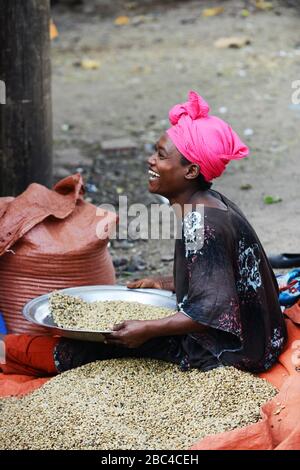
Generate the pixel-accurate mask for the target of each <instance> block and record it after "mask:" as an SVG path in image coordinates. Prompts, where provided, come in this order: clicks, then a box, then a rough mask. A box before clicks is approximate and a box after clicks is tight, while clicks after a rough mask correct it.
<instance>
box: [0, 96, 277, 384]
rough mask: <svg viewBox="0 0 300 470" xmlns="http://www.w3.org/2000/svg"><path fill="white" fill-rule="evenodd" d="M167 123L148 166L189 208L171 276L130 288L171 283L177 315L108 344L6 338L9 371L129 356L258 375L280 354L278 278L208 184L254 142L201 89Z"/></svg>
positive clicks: (240, 218)
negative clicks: (212, 109) (216, 112)
mask: <svg viewBox="0 0 300 470" xmlns="http://www.w3.org/2000/svg"><path fill="white" fill-rule="evenodd" d="M170 121H171V124H172V127H171V128H170V129H168V131H167V132H166V133H165V134H164V135H163V136H162V137H161V138H160V139H159V141H158V143H157V146H156V152H155V153H154V155H152V156H151V157H150V158H149V161H148V163H149V190H150V192H153V193H158V194H161V195H162V196H164V197H166V198H168V199H169V201H170V204H172V205H173V204H176V205H177V207H180V208H181V212H182V214H183V216H182V237H181V238H179V239H178V240H176V245H175V258H174V276H173V278H167V279H161V278H157V279H143V280H140V281H136V282H132V283H129V285H128V287H130V288H139V287H148V288H149V287H150V288H167V289H173V290H174V291H175V292H176V296H177V302H178V312H176V313H174V314H173V315H171V316H169V317H167V318H163V319H160V320H151V321H143V320H137V321H135V320H134V321H125V322H123V323H121V324H119V325H115V326H114V328H113V332H112V333H110V334H108V335H107V336H106V344H93V343H83V342H80V341H72V340H68V339H63V338H61V339H57V338H41V337H33V338H32V337H31V338H30V337H22V336H21V337H19V338H17V339H16V338H15V337H14V335H8V336H7V339H6V346H7V352H8V361H7V364H6V365H4V366H3V370H4V372H5V371H6V372H10V371H15V369H14V368H13V367H12V366H11V364H13V365H14V366H16V365H17V366H18V367H21V368H22V364H25V363H26V362H27V366H30V371H31V373H34V374H36V375H43V374H45V373H49V374H53V373H56V372H62V371H65V370H68V369H70V368H72V367H76V366H79V365H82V364H85V363H87V362H91V361H94V360H99V359H108V358H116V357H124V356H127V357H151V358H156V359H162V360H165V361H169V362H173V363H177V364H179V365H180V367H181V369H182V370H186V369H189V368H191V367H196V368H199V369H200V370H203V371H207V370H210V369H212V368H215V367H219V366H224V365H232V366H235V367H238V368H240V369H243V370H247V371H252V372H260V371H264V370H266V369H268V368H270V367H271V366H272V364H274V362H275V361H276V359H277V357H278V355H279V354H280V352H281V350H282V348H283V345H284V342H285V340H286V330H285V324H284V319H283V315H282V312H281V309H280V306H279V302H278V287H277V283H276V279H275V276H274V274H273V272H272V269H271V267H270V265H269V263H268V260H267V257H266V255H265V252H264V250H263V248H262V246H261V243H260V241H259V240H258V238H257V235H256V234H255V232H254V230H253V228H252V227H251V225H250V224H249V222H248V221H247V220H246V218H245V217H244V215H243V214H242V212H241V211H240V210H239V209H238V208H237V206H236V205H235V204H233V203H232V202H231V201H229V200H228V199H227V198H226V197H224V196H222V195H221V194H220V193H218V192H216V191H212V190H211V189H210V188H211V181H212V180H213V179H214V178H216V177H219V176H220V175H221V174H222V173H223V171H224V170H225V167H226V165H227V163H229V161H230V160H232V159H240V158H244V157H246V156H247V155H248V149H247V147H246V146H245V145H244V144H243V143H242V142H241V140H240V139H239V137H238V136H237V134H236V133H235V132H234V131H233V130H232V129H231V128H230V127H229V125H228V124H227V123H225V122H224V121H222V120H221V119H219V118H217V117H215V116H210V115H209V107H208V105H207V103H206V102H205V101H204V100H203V98H201V97H200V96H199V95H198V94H197V93H195V92H190V94H189V101H188V102H186V103H183V104H180V105H176V106H174V107H173V108H172V109H171V111H170ZM199 207H203V208H204V217H203V214H202V213H201V211H200V212H199V210H198V208H199ZM18 343H19V346H18V345H17V344H18ZM13 348H14V349H13ZM25 349H26V351H27V356H26V357H25V355H24V353H23V357H22V358H21V359H20V352H22V351H24V350H25ZM30 351H31V355H30V354H29V356H30V358H29V357H28V352H30ZM33 351H34V352H33ZM39 354H40V355H41V354H42V357H43V361H41V359H38V355H39ZM29 359H30V361H31V362H30V364H28V361H29ZM18 372H20V369H18Z"/></svg>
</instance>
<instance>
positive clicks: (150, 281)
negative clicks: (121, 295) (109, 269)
mask: <svg viewBox="0 0 300 470" xmlns="http://www.w3.org/2000/svg"><path fill="white" fill-rule="evenodd" d="M127 287H128V288H129V289H163V281H162V279H161V278H159V277H152V278H151V277H146V278H144V279H138V280H135V281H131V282H128V284H127Z"/></svg>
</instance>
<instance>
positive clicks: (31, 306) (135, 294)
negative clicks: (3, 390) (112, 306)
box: [23, 286, 176, 342]
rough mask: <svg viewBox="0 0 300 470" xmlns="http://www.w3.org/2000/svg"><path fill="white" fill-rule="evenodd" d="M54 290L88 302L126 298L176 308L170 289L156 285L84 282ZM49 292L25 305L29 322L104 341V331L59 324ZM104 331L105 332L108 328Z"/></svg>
mask: <svg viewBox="0 0 300 470" xmlns="http://www.w3.org/2000/svg"><path fill="white" fill-rule="evenodd" d="M56 292H60V293H63V294H68V295H74V296H77V297H80V298H81V299H82V300H85V301H87V302H95V301H97V300H98V301H101V300H102V301H104V300H123V301H126V302H140V303H141V304H148V305H155V306H159V307H166V308H170V309H172V310H173V311H175V310H176V298H175V295H174V294H173V293H172V292H171V291H165V290H159V289H128V288H127V287H125V286H83V287H71V288H69V289H62V290H60V291H56ZM50 295H51V294H45V295H41V296H40V297H36V298H35V299H32V300H30V302H28V303H27V304H26V305H25V306H24V308H23V315H24V317H25V318H26V319H27V320H28V321H29V322H31V323H35V324H36V325H39V326H44V327H47V328H49V332H51V334H53V335H59V336H64V337H67V338H73V339H79V340H82V341H98V342H103V341H104V339H105V336H104V335H103V333H104V331H102V332H101V331H99V332H98V331H86V330H74V329H65V328H60V327H58V326H57V325H56V324H55V323H54V321H53V318H52V316H51V314H50V310H49V296H50ZM105 332H106V333H108V331H105Z"/></svg>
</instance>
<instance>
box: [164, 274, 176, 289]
mask: <svg viewBox="0 0 300 470" xmlns="http://www.w3.org/2000/svg"><path fill="white" fill-rule="evenodd" d="M161 284H162V289H164V290H171V291H172V292H175V285H174V278H173V276H162V277H161Z"/></svg>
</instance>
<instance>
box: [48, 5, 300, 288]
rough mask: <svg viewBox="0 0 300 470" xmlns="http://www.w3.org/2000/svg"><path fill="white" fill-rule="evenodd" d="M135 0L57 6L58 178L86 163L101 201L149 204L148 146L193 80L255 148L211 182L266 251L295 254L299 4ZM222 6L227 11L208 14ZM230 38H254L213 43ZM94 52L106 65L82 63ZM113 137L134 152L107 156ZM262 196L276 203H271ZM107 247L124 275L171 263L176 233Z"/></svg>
mask: <svg viewBox="0 0 300 470" xmlns="http://www.w3.org/2000/svg"><path fill="white" fill-rule="evenodd" d="M96 3H97V2H96ZM106 3H107V2H106ZM121 3H122V2H121ZM134 3H135V2H127V3H126V6H123V7H120V8H118V9H117V10H116V11H113V12H112V11H110V12H109V13H111V16H109V15H108V13H107V11H104V9H103V10H102V9H101V2H98V3H97V5H98V7H97V8H96V7H93V3H92V1H91V0H90V2H89V5H88V7H87V5H86V6H85V8H81V9H80V8H79V9H74V8H73V9H68V10H63V9H61V8H58V7H54V8H53V19H54V21H55V23H56V25H57V27H58V30H59V38H58V39H57V40H55V41H54V42H53V47H52V52H53V64H52V70H53V108H54V109H53V112H54V138H55V141H54V150H55V175H56V179H58V178H59V177H62V176H65V175H66V174H68V172H69V173H72V172H75V170H76V169H77V168H80V169H81V171H82V172H83V175H84V177H85V179H86V181H87V182H89V183H90V184H91V186H90V189H91V190H92V192H89V193H87V197H89V198H90V200H92V201H93V202H95V203H96V204H100V203H107V202H110V203H114V204H115V203H116V202H117V200H118V195H120V194H122V195H128V196H129V201H130V202H143V203H144V202H146V203H147V204H149V203H151V202H154V201H155V198H154V197H153V196H151V195H149V194H148V193H147V178H148V176H147V166H146V164H145V162H146V157H147V153H149V151H150V150H151V145H150V144H151V143H154V142H155V141H156V140H157V139H158V137H159V136H160V134H161V133H162V132H163V131H164V130H165V129H166V128H167V127H168V120H167V118H168V110H169V108H170V107H171V106H172V105H173V104H175V103H177V102H180V101H185V99H186V97H187V93H188V91H189V90H190V89H194V90H196V91H198V92H199V93H200V94H202V95H203V96H204V97H205V99H206V100H207V101H208V102H209V104H210V106H211V110H212V113H213V114H216V115H218V116H220V117H222V118H223V119H225V120H227V121H228V122H229V123H230V124H231V125H232V126H233V128H234V129H235V130H236V131H237V132H238V133H239V134H240V135H241V137H242V138H243V139H244V141H245V142H246V143H247V144H248V145H249V146H250V148H251V156H250V157H249V158H248V159H246V160H243V161H240V162H232V163H231V165H229V166H228V169H227V171H226V173H225V174H224V175H223V176H222V177H221V178H220V179H219V180H218V181H216V182H215V184H214V188H215V189H217V190H219V191H221V192H223V193H224V194H225V195H226V196H227V197H229V198H230V199H232V200H233V201H234V202H236V203H237V204H238V205H239V206H240V207H241V209H242V210H243V211H244V213H245V214H246V216H247V217H248V219H249V220H250V221H251V223H252V224H253V226H254V228H255V230H256V231H257V233H258V235H259V237H260V239H261V241H262V242H263V245H264V247H265V249H266V251H267V252H269V253H270V252H299V251H300V204H299V200H300V198H299V192H300V191H299V173H300V170H299V134H298V130H299V126H300V105H296V104H293V103H292V93H293V92H294V91H295V90H293V89H292V82H293V81H295V80H300V67H299V65H300V36H299V31H300V28H299V26H300V12H299V11H298V12H297V11H296V10H294V9H293V8H287V7H283V6H282V5H277V3H276V1H273V4H274V8H273V9H272V10H271V11H261V12H250V14H249V15H248V16H247V17H243V16H242V14H241V12H242V9H243V8H244V6H245V4H247V2H245V1H239V0H228V1H223V2H217V1H216V2H209V1H206V2H205V1H200V2H199V1H181V2H177V3H174V4H169V3H168V4H167V5H166V4H165V5H164V6H163V5H159V4H156V5H152V6H151V2H150V5H149V2H147V6H144V7H143V6H137V5H135V4H134ZM161 3H162V4H163V3H164V2H161ZM118 5H119V4H118ZM216 5H223V6H224V8H225V11H224V13H222V14H220V15H218V16H214V17H210V18H204V17H203V16H202V15H201V12H202V10H203V8H205V7H210V6H216ZM107 15H108V16H107ZM118 15H126V16H128V17H129V18H130V22H129V24H128V25H125V26H116V25H115V24H114V19H115V17H117V16H118ZM140 15H143V16H142V17H140V18H139V16H140ZM227 36H247V37H248V38H249V40H250V41H251V43H250V44H249V45H247V46H245V47H242V48H239V49H231V48H228V49H218V48H216V47H215V46H214V42H215V41H216V40H217V39H218V38H220V37H227ZM87 58H88V59H91V60H94V61H97V62H98V64H99V68H98V69H96V70H88V69H84V68H83V67H81V66H78V63H80V61H81V60H83V59H87ZM76 64H77V65H76ZM298 97H300V93H299V94H298ZM224 111H225V112H224ZM249 129H250V131H249ZM245 134H252V135H245ZM113 138H126V139H130V140H131V141H132V142H133V143H135V145H136V146H137V151H127V152H126V151H123V152H119V153H118V152H111V153H110V154H109V155H107V154H105V152H103V149H102V147H101V145H102V146H103V144H104V145H105V142H106V141H109V140H111V139H113ZM93 185H95V186H93ZM245 187H248V188H249V189H247V190H246V189H243V188H245ZM93 191H94V192H93ZM95 191H96V192H95ZM265 196H273V197H279V198H280V199H281V202H279V203H276V204H271V205H268V204H265V203H264V197H265ZM111 250H112V254H113V256H114V258H115V262H116V265H120V266H119V267H118V272H119V273H120V282H123V281H124V280H125V279H126V276H129V275H133V276H134V277H140V276H143V275H145V274H147V273H149V272H155V271H157V272H161V273H167V272H170V270H171V268H172V263H171V261H170V259H171V256H172V251H173V242H172V241H161V242H157V241H149V242H147V241H146V242H145V241H137V242H134V243H132V244H131V243H124V242H123V243H117V242H114V243H112V245H111ZM132 257H133V258H132ZM162 258H163V259H162ZM136 271H140V272H136ZM130 273H132V274H130Z"/></svg>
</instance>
